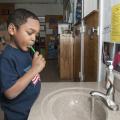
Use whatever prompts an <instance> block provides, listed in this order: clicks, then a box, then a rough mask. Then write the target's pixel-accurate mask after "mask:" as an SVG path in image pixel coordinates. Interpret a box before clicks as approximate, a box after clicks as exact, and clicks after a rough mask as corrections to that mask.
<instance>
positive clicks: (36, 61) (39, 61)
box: [32, 52, 46, 73]
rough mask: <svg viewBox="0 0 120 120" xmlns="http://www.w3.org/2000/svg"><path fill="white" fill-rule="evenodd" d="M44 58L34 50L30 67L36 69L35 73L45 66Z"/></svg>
mask: <svg viewBox="0 0 120 120" xmlns="http://www.w3.org/2000/svg"><path fill="white" fill-rule="evenodd" d="M45 63H46V61H45V59H44V58H43V56H42V55H40V54H39V53H38V52H35V54H34V56H33V60H32V69H34V71H36V72H37V73H39V72H41V71H42V70H43V68H44V67H45Z"/></svg>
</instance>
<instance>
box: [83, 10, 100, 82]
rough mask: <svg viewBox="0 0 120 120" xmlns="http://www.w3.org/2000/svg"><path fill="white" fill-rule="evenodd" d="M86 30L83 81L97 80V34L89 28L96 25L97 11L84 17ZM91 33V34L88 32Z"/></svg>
mask: <svg viewBox="0 0 120 120" xmlns="http://www.w3.org/2000/svg"><path fill="white" fill-rule="evenodd" d="M85 24H86V32H85V36H84V37H85V40H84V49H85V50H84V81H87V82H93V81H97V69H98V68H97V65H98V36H97V32H94V33H92V32H91V28H93V27H94V28H97V26H98V12H97V11H93V12H92V13H91V14H89V15H88V16H86V17H85ZM90 33H91V34H90Z"/></svg>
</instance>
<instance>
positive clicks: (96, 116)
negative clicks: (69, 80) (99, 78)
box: [41, 87, 107, 120]
mask: <svg viewBox="0 0 120 120" xmlns="http://www.w3.org/2000/svg"><path fill="white" fill-rule="evenodd" d="M90 91H91V89H83V88H77V87H76V88H65V89H60V90H57V91H55V92H52V93H50V94H48V95H47V96H46V97H45V98H44V99H43V101H42V103H41V118H42V120H107V111H106V110H105V108H104V105H103V104H102V102H101V101H100V100H96V99H95V100H94V99H92V97H91V96H90V95H89V93H90ZM92 111H93V112H92Z"/></svg>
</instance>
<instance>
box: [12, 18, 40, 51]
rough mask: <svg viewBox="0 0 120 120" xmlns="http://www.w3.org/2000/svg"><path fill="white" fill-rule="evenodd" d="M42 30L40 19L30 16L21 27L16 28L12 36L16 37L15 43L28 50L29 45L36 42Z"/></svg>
mask: <svg viewBox="0 0 120 120" xmlns="http://www.w3.org/2000/svg"><path fill="white" fill-rule="evenodd" d="M39 31H40V23H39V21H38V20H35V19H32V18H28V19H27V22H26V23H25V24H22V25H21V26H20V27H19V29H15V30H14V32H13V33H14V34H13V33H12V36H13V37H14V39H15V42H14V43H13V45H14V46H15V47H17V45H18V46H19V47H20V48H21V49H22V50H23V51H28V49H29V48H28V47H29V46H32V45H33V44H34V43H35V40H36V36H37V34H38V33H39ZM16 43H17V45H16Z"/></svg>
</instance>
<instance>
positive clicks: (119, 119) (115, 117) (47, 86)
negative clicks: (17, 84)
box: [28, 82, 120, 120]
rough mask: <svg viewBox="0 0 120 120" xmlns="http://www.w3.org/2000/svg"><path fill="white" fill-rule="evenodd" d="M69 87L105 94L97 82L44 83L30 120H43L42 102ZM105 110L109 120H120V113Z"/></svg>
mask: <svg viewBox="0 0 120 120" xmlns="http://www.w3.org/2000/svg"><path fill="white" fill-rule="evenodd" d="M69 87H80V88H90V89H93V90H97V91H103V92H105V90H104V89H103V87H102V86H101V84H100V83H96V82H43V83H41V92H40V95H39V96H38V98H37V100H36V102H35V103H34V105H33V107H32V109H31V112H30V115H29V118H28V120H42V119H41V116H40V107H41V102H42V100H43V99H44V98H45V97H46V96H47V95H48V94H49V93H51V92H53V91H56V90H59V89H62V88H69ZM118 101H119V100H118ZM105 107H106V106H105ZM105 109H106V110H107V112H108V115H107V120H120V111H111V110H109V109H108V108H107V107H106V108H105Z"/></svg>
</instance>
